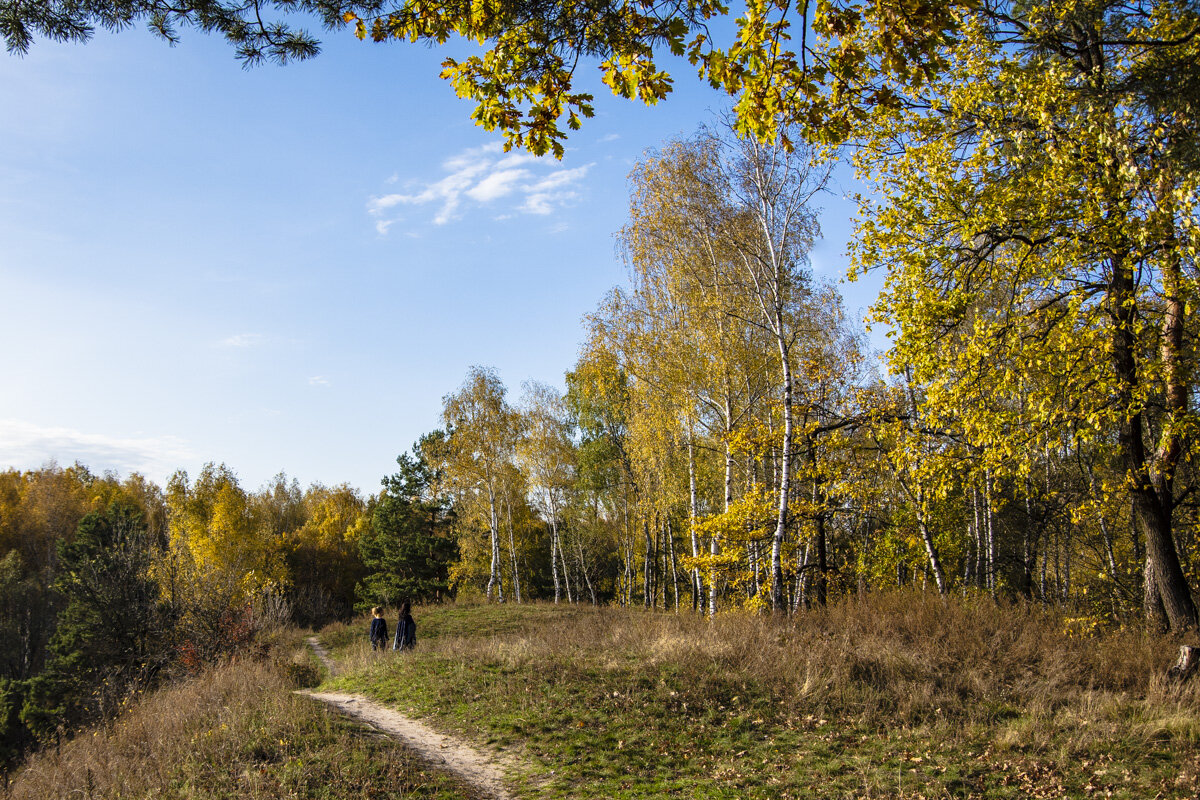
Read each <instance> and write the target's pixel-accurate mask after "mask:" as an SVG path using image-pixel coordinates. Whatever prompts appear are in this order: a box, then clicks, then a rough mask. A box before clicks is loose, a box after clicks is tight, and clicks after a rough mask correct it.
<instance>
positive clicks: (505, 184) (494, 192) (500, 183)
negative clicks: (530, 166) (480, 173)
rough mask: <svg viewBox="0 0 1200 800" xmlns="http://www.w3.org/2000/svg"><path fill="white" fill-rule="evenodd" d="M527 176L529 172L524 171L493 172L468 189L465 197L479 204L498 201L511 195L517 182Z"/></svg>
mask: <svg viewBox="0 0 1200 800" xmlns="http://www.w3.org/2000/svg"><path fill="white" fill-rule="evenodd" d="M528 175H529V171H528V170H524V169H506V170H504V171H502V172H493V173H492V174H491V175H488V176H487V177H486V178H484V179H483V180H481V181H480V182H479V183H477V184H475V185H474V186H472V187H471V188H470V189H468V190H467V197H469V198H471V199H472V200H478V201H479V202H480V203H488V202H491V201H492V200H498V199H499V198H501V197H504V196H505V195H508V194H512V193H513V192H514V191H515V190H516V189H517V181H519V180H521V179H522V178H525V177H527V176H528Z"/></svg>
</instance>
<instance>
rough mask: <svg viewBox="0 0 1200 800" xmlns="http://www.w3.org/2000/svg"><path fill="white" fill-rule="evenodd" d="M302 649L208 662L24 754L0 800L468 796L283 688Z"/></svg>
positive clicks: (306, 669)
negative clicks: (103, 719) (98, 723)
mask: <svg viewBox="0 0 1200 800" xmlns="http://www.w3.org/2000/svg"><path fill="white" fill-rule="evenodd" d="M311 672H312V667H311V664H310V663H309V661H308V656H307V655H306V654H305V651H303V650H300V649H295V650H294V651H293V653H292V654H291V655H290V656H288V657H284V658H279V659H275V660H270V659H258V660H250V659H246V660H240V661H235V662H232V663H226V664H224V665H221V666H218V667H214V668H212V669H209V670H207V671H206V672H204V673H203V674H201V675H198V676H196V677H193V678H191V679H188V680H186V681H183V682H180V683H177V684H175V685H173V686H171V687H169V688H167V689H164V690H162V691H159V692H157V693H155V694H152V695H149V696H146V697H144V698H142V699H141V700H139V701H138V702H136V703H135V704H134V705H133V706H132V707H131V708H130V710H129V711H128V712H127V713H126V714H124V715H123V716H122V717H121V718H120V719H119V720H117V721H116V722H114V723H112V724H110V725H108V726H105V727H101V728H97V729H95V730H91V731H86V732H84V733H82V734H80V735H79V736H77V737H75V738H74V739H73V740H71V741H69V742H65V743H64V744H63V745H62V746H61V747H60V748H57V749H55V748H50V749H48V750H47V751H45V752H42V753H39V754H37V755H35V756H33V757H31V758H30V759H29V761H28V762H27V763H26V764H25V766H24V767H23V768H22V769H20V770H18V771H17V773H16V774H15V775H14V776H12V777H11V780H12V782H11V784H9V785H7V787H6V788H5V789H4V790H3V791H0V797H3V798H5V800H9V799H10V798H11V800H50V799H51V798H62V799H63V800H68V798H69V799H70V800H93V799H94V798H114V800H115V798H181V799H182V798H188V799H189V800H192V799H193V798H232V797H239V798H255V799H261V800H275V799H279V800H282V798H294V797H306V798H307V797H311V798H355V800H357V799H358V798H361V797H372V796H377V797H437V798H445V800H451V798H465V797H469V796H470V794H469V793H468V792H466V791H465V790H464V789H462V787H461V786H458V785H457V784H455V783H454V782H452V781H450V780H448V779H445V778H443V777H441V776H438V775H434V774H431V773H429V772H428V771H427V770H426V769H425V767H423V766H422V765H421V764H419V763H418V762H416V761H415V760H414V759H413V758H412V757H410V756H409V755H408V754H407V753H404V752H403V751H400V750H399V748H398V747H396V746H395V745H394V743H392V742H390V741H388V740H384V739H381V738H380V737H377V736H374V735H371V734H369V733H365V732H364V731H362V730H361V729H359V728H357V727H355V726H353V725H351V724H350V723H348V722H346V721H344V720H341V719H339V718H337V717H334V716H331V715H330V714H328V713H327V712H326V711H325V710H324V708H323V706H321V705H320V704H319V703H316V702H314V701H312V700H310V699H307V698H303V697H300V696H297V695H296V694H294V692H293V690H294V689H295V688H297V684H296V681H295V676H296V675H297V674H299V675H301V676H306V675H308V674H310V673H311Z"/></svg>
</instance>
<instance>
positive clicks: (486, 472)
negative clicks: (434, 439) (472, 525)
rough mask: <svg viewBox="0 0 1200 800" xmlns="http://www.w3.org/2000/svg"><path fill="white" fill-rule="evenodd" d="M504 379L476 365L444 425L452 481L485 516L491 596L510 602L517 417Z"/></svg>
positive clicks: (446, 405) (449, 403)
mask: <svg viewBox="0 0 1200 800" xmlns="http://www.w3.org/2000/svg"><path fill="white" fill-rule="evenodd" d="M506 394H507V389H506V388H505V386H504V383H503V382H502V381H501V380H500V377H499V376H498V375H497V374H496V373H495V372H494V371H492V370H489V369H486V368H484V367H478V366H476V367H472V368H471V369H470V370H469V371H468V373H467V378H466V380H465V381H464V382H463V385H462V386H461V387H460V388H459V390H458V391H457V392H454V393H452V394H448V395H446V397H444V398H443V399H442V422H443V423H444V424H445V426H446V430H447V432H448V436H447V441H446V445H445V448H444V451H443V452H444V455H445V459H446V460H445V464H444V469H445V471H446V477H447V479H448V480H449V481H451V482H452V483H453V484H455V485H456V486H457V488H458V489H459V491H460V492H465V493H468V494H470V495H473V496H474V497H475V498H476V499H477V500H478V501H479V504H478V508H480V509H481V510H482V512H483V516H484V519H482V520H479V521H480V522H482V524H483V526H484V528H485V529H486V530H487V532H488V537H489V542H490V550H491V558H490V563H489V568H488V581H487V592H486V593H487V598H488V600H491V599H492V598H493V595H494V596H495V597H496V598H497V599H499V600H500V602H504V586H503V583H502V580H501V577H502V576H501V560H500V559H501V556H500V551H501V532H500V526H501V516H500V515H501V493H502V492H503V489H504V486H503V480H504V468H505V466H506V465H507V464H508V463H509V462H510V460H511V459H512V456H513V448H514V447H515V444H516V433H517V418H516V415H515V414H514V412H513V410H512V408H511V407H510V406H509V404H508V402H507V400H506V399H505V395H506Z"/></svg>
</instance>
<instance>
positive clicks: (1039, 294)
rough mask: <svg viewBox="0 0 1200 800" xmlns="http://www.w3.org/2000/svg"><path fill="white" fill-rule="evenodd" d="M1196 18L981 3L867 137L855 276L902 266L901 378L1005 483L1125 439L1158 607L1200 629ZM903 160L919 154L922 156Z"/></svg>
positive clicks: (891, 276) (1176, 623)
mask: <svg viewBox="0 0 1200 800" xmlns="http://www.w3.org/2000/svg"><path fill="white" fill-rule="evenodd" d="M1198 31H1200V13H1198V12H1197V8H1196V6H1195V5H1194V4H1192V3H1182V4H1179V3H1166V2H1163V3H1150V4H1142V5H1136V6H1130V5H1128V4H1125V3H1117V2H1110V1H1109V0H1097V2H1089V3H1083V4H1076V5H1073V6H1070V7H1059V6H1055V5H1053V4H1050V3H1041V2H1038V3H1031V4H1028V3H1027V4H1015V3H1014V4H1008V3H998V4H989V3H984V4H980V5H979V6H977V7H974V8H970V9H963V10H961V11H960V12H959V23H958V25H957V32H956V36H955V38H954V39H953V40H951V41H950V42H949V43H947V44H946V45H944V46H942V47H940V48H939V49H938V52H937V55H938V59H939V61H940V62H941V63H943V64H945V65H946V69H945V70H944V71H942V72H939V73H938V74H936V75H935V76H933V77H932V80H929V81H925V82H923V83H922V84H921V85H920V86H917V85H915V84H914V85H901V86H899V87H897V92H896V95H895V102H894V103H893V104H892V106H893V107H892V108H889V109H887V110H886V112H885V111H883V110H880V111H878V113H875V114H874V115H872V116H871V117H870V118H869V120H868V121H867V122H866V123H864V125H863V126H862V127H861V128H859V129H858V132H859V134H860V136H861V137H862V139H863V141H864V144H865V145H866V146H865V147H863V148H860V149H859V150H858V151H857V159H858V164H859V167H860V170H861V171H862V172H863V174H865V175H868V176H870V177H872V178H874V179H875V185H876V187H877V190H878V192H879V199H878V200H877V201H875V202H873V203H871V204H870V207H869V209H868V213H867V215H866V222H865V224H864V226H863V235H862V237H861V246H860V247H859V248H858V251H857V256H856V257H857V260H858V263H859V265H860V266H861V267H862V268H866V269H870V268H875V267H882V268H886V269H887V270H888V281H887V289H886V291H885V294H884V297H883V299H882V301H881V303H880V305H879V307H878V311H879V313H880V315H881V316H883V317H884V318H886V319H889V320H893V321H894V322H895V323H896V324H897V326H898V329H899V338H898V340H897V349H896V351H895V353H894V354H893V361H894V362H895V363H896V364H897V365H910V366H911V368H912V369H913V372H914V376H915V378H916V379H917V380H918V381H920V382H922V383H925V384H927V385H928V387H929V388H928V393H927V396H926V400H925V402H926V407H927V408H928V409H929V413H930V414H931V416H932V419H933V421H934V422H935V423H937V422H940V421H945V422H946V423H947V424H949V425H953V426H955V427H959V428H960V429H961V435H962V436H963V437H965V438H966V439H967V440H969V441H970V442H972V443H974V444H975V445H977V446H978V447H979V452H980V453H981V454H982V456H983V457H984V458H985V459H987V463H986V465H985V466H986V467H987V469H988V470H989V471H990V472H991V473H1002V472H1007V473H1009V474H1013V473H1014V472H1015V474H1016V475H1017V476H1018V478H1020V477H1021V476H1024V475H1028V473H1029V468H1030V465H1031V464H1032V463H1034V461H1035V456H1036V454H1038V453H1040V452H1041V451H1042V450H1043V449H1044V447H1045V445H1046V444H1047V443H1048V442H1052V441H1055V440H1057V439H1061V438H1062V437H1064V436H1074V437H1078V438H1080V439H1082V440H1084V441H1088V440H1093V441H1094V440H1097V439H1100V438H1103V437H1105V436H1106V435H1107V434H1108V432H1109V431H1115V432H1117V433H1118V437H1117V438H1118V448H1117V455H1118V458H1119V459H1120V461H1121V465H1122V466H1121V471H1122V473H1123V476H1122V483H1123V484H1124V487H1125V491H1127V492H1128V497H1129V500H1130V502H1131V504H1132V507H1133V509H1134V521H1135V524H1136V525H1137V526H1138V528H1139V529H1140V531H1141V535H1142V536H1143V537H1144V540H1145V542H1146V545H1147V547H1146V553H1145V573H1144V574H1145V584H1144V586H1145V591H1144V595H1145V610H1146V613H1147V615H1148V617H1149V618H1150V619H1151V620H1155V621H1161V622H1162V623H1166V624H1169V625H1170V626H1171V627H1172V628H1174V629H1183V628H1188V627H1193V626H1195V625H1196V624H1197V621H1198V620H1197V612H1196V607H1195V605H1194V603H1193V601H1192V598H1191V594H1190V589H1189V586H1188V581H1187V579H1186V576H1185V573H1184V571H1183V568H1182V565H1181V562H1180V558H1179V553H1178V550H1177V549H1176V546H1175V542H1174V535H1175V530H1174V513H1175V509H1176V507H1177V505H1178V503H1179V500H1180V498H1181V496H1182V494H1184V493H1186V492H1187V491H1189V490H1190V487H1182V486H1180V485H1179V484H1178V479H1179V478H1180V476H1181V474H1182V473H1181V465H1182V464H1183V463H1184V462H1185V461H1186V459H1187V458H1188V457H1189V453H1191V451H1192V448H1193V447H1194V445H1195V437H1194V434H1193V433H1192V432H1193V431H1194V430H1195V426H1196V416H1195V410H1194V409H1193V408H1191V406H1190V397H1191V395H1192V394H1193V393H1194V391H1195V385H1196V384H1195V376H1194V371H1193V368H1192V365H1193V364H1194V361H1195V355H1194V349H1193V346H1192V344H1191V343H1190V342H1191V341H1192V336H1194V331H1195V330H1196V328H1197V322H1198V320H1197V317H1196V315H1195V309H1196V308H1197V300H1198V299H1200V298H1197V297H1196V286H1197V282H1196V277H1197V270H1196V259H1195V253H1196V250H1197V244H1198V243H1200V227H1198V226H1197V224H1196V218H1197V217H1196V212H1197V207H1196V202H1197V201H1196V197H1197V187H1198V185H1200V170H1198V169H1197V168H1196V167H1197V155H1198V153H1200V148H1197V140H1196V109H1197V105H1198V103H1200V66H1197V65H1198V64H1200V38H1198V35H1197V34H1198ZM900 152H904V153H905V155H904V156H903V157H901V156H900Z"/></svg>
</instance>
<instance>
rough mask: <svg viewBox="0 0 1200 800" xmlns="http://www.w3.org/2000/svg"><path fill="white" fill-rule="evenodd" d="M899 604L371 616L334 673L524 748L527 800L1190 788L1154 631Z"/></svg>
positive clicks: (1187, 721)
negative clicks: (412, 643)
mask: <svg viewBox="0 0 1200 800" xmlns="http://www.w3.org/2000/svg"><path fill="white" fill-rule="evenodd" d="M907 606H908V604H907V603H905V602H897V603H895V604H893V605H888V604H887V603H886V602H885V603H883V604H881V605H877V606H875V607H872V608H862V609H858V610H854V609H850V610H843V611H841V612H829V613H826V614H824V615H805V616H802V617H801V618H798V619H797V620H795V621H793V622H787V623H781V624H776V623H773V622H772V621H770V620H763V619H762V618H737V617H732V616H731V617H722V618H718V620H717V621H716V622H715V623H707V622H703V621H701V620H697V619H695V618H692V617H690V616H683V617H675V616H674V615H666V614H661V613H659V614H653V613H647V612H639V611H625V610H616V609H604V610H600V611H596V610H592V609H590V608H583V607H562V606H559V607H553V606H544V605H526V606H511V605H509V606H474V607H453V606H451V607H441V608H431V609H423V610H419V611H418V617H417V620H418V626H419V628H418V631H419V636H420V639H419V645H418V650H417V651H416V652H413V653H406V654H392V653H387V654H383V655H380V654H369V653H368V654H367V656H368V657H364V656H363V654H362V652H361V650H362V644H361V640H364V639H365V633H363V632H362V631H365V625H363V626H359V627H361V629H362V631H358V640H357V641H356V640H355V639H354V638H353V637H345V638H338V637H336V636H335V637H331V640H330V642H329V643H330V644H331V645H333V646H335V647H336V648H337V651H336V652H335V656H340V657H342V658H344V659H346V663H347V664H350V665H352V666H353V669H352V670H351V671H349V672H347V673H345V674H343V675H342V676H341V677H340V678H338V679H336V680H334V681H332V682H330V683H329V684H328V685H329V686H331V687H334V688H337V689H340V690H343V691H356V692H362V693H364V694H368V695H371V696H373V697H375V698H377V699H379V700H381V701H383V702H384V703H386V704H389V705H391V706H394V707H396V708H398V709H400V710H402V711H404V712H406V713H409V714H411V715H413V716H416V717H420V718H425V719H427V720H432V721H434V722H435V723H436V724H437V725H439V726H441V727H443V728H446V729H450V730H455V731H459V732H461V733H462V734H463V735H465V736H466V737H468V738H470V739H473V740H475V741H477V742H482V743H486V744H489V745H492V746H494V747H496V748H499V749H501V750H504V751H508V752H511V753H515V754H518V755H520V756H521V760H522V761H523V763H525V764H526V765H527V767H526V770H527V773H528V774H526V775H523V776H520V778H519V780H518V781H517V782H516V783H515V786H516V787H517V788H518V790H519V791H520V792H522V794H523V796H527V797H562V798H576V797H580V798H582V797H603V798H658V797H664V798H665V797H694V798H770V799H771V800H779V799H781V798H842V797H846V798H850V797H855V798H872V797H888V798H899V797H904V798H921V797H925V798H985V797H986V798H1030V797H1116V798H1145V797H1155V796H1158V797H1181V798H1182V797H1195V796H1196V788H1195V787H1196V786H1197V785H1200V716H1198V714H1197V703H1196V693H1195V692H1194V691H1191V692H1190V693H1186V694H1183V695H1178V696H1176V695H1172V694H1171V692H1170V690H1169V689H1168V688H1164V687H1161V686H1158V685H1157V684H1156V683H1155V682H1154V680H1153V678H1152V676H1153V675H1154V674H1155V672H1154V670H1157V669H1158V664H1157V662H1155V663H1153V664H1150V665H1147V664H1140V663H1139V664H1138V665H1133V666H1131V665H1129V664H1128V663H1126V662H1127V661H1128V660H1129V658H1134V659H1143V660H1144V659H1146V658H1147V657H1148V655H1147V654H1152V653H1153V652H1154V651H1155V649H1156V648H1157V647H1159V646H1160V645H1162V643H1161V642H1155V641H1145V640H1144V638H1142V637H1140V635H1132V634H1119V635H1118V634H1114V636H1115V637H1116V639H1115V640H1113V641H1108V640H1103V639H1098V640H1091V641H1082V642H1081V641H1079V640H1077V639H1071V638H1069V637H1066V636H1063V637H1058V636H1057V634H1056V633H1055V631H1056V630H1058V629H1059V628H1061V626H1058V627H1056V626H1055V621H1054V620H1053V619H1050V618H1045V617H1043V616H1041V615H1040V612H1036V611H1030V610H1028V609H1021V608H1010V609H1005V610H1003V611H1002V612H1001V611H998V610H997V609H996V608H994V607H993V608H992V609H991V610H990V611H989V610H988V609H987V608H983V609H981V610H979V611H978V612H976V611H971V610H970V609H967V610H965V611H955V610H954V609H950V610H946V609H944V608H943V609H939V608H936V607H934V608H927V609H925V610H924V611H922V612H920V615H918V616H913V612H912V611H911V609H909V608H908V607H907ZM839 613H840V614H841V615H842V616H838V614H839ZM998 613H1003V614H1010V615H1013V619H1012V624H1011V625H1008V626H1006V625H1002V624H996V623H995V622H994V621H993V620H992V619H990V618H991V617H995V616H996V615H997V614H998ZM854 614H859V615H873V616H874V617H879V616H880V615H882V616H885V617H887V616H889V615H891V617H892V618H891V619H889V620H883V621H881V620H878V619H858V618H856V617H852V616H846V615H854ZM947 614H950V615H954V614H957V615H958V616H954V617H953V618H950V619H947V618H945V617H946V615H947ZM904 615H908V616H907V617H905V616H904ZM905 619H909V620H910V623H911V624H910V623H906V622H905ZM906 625H909V629H906ZM989 625H995V627H994V628H988V627H987V626H989ZM922 626H923V627H925V628H926V629H927V630H928V631H929V633H930V635H929V637H928V638H927V639H923V638H922V636H921V635H919V633H914V630H913V628H916V627H922ZM937 626H944V629H940V631H939V629H938V627H937ZM972 626H977V627H972ZM1012 626H1024V628H1023V629H1022V631H1020V632H1016V631H1014V630H1011V628H1012ZM347 630H351V631H357V630H358V629H357V628H354V627H351V628H349V629H347ZM947 630H953V631H956V633H954V634H953V635H954V636H955V637H957V638H958V640H959V641H957V643H955V642H951V641H948V634H947V633H946V631H947ZM935 632H936V633H935ZM889 636H890V637H891V638H890V639H888V637H889ZM1121 636H1125V637H1126V638H1125V639H1122V638H1121ZM1130 636H1133V638H1128V637H1130ZM871 637H875V638H871ZM1029 637H1037V638H1038V639H1039V641H1037V642H1030V641H1027V639H1028V638H1029ZM868 640H869V641H868ZM1000 641H1003V642H1004V643H1005V647H1004V649H1003V650H1001V651H999V652H997V651H996V650H995V647H996V644H997V642H1000ZM868 644H869V645H870V646H869V647H868V646H867V645H868ZM1106 648H1107V649H1106ZM1113 649H1115V651H1117V652H1123V653H1125V654H1126V656H1127V657H1126V658H1125V659H1124V660H1122V659H1118V658H1116V657H1115V656H1114V655H1113V653H1112V652H1110V650H1113ZM989 653H992V655H989ZM1089 654H1090V657H1091V662H1090V664H1089V665H1088V666H1087V667H1086V668H1084V669H1082V670H1081V671H1079V672H1077V673H1074V672H1070V667H1069V665H1070V664H1072V663H1074V662H1075V661H1077V660H1079V658H1080V656H1081V655H1089ZM1168 655H1169V654H1168ZM1151 660H1152V659H1151ZM1088 670H1091V675H1090V676H1089V674H1088ZM1139 681H1140V688H1139Z"/></svg>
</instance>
